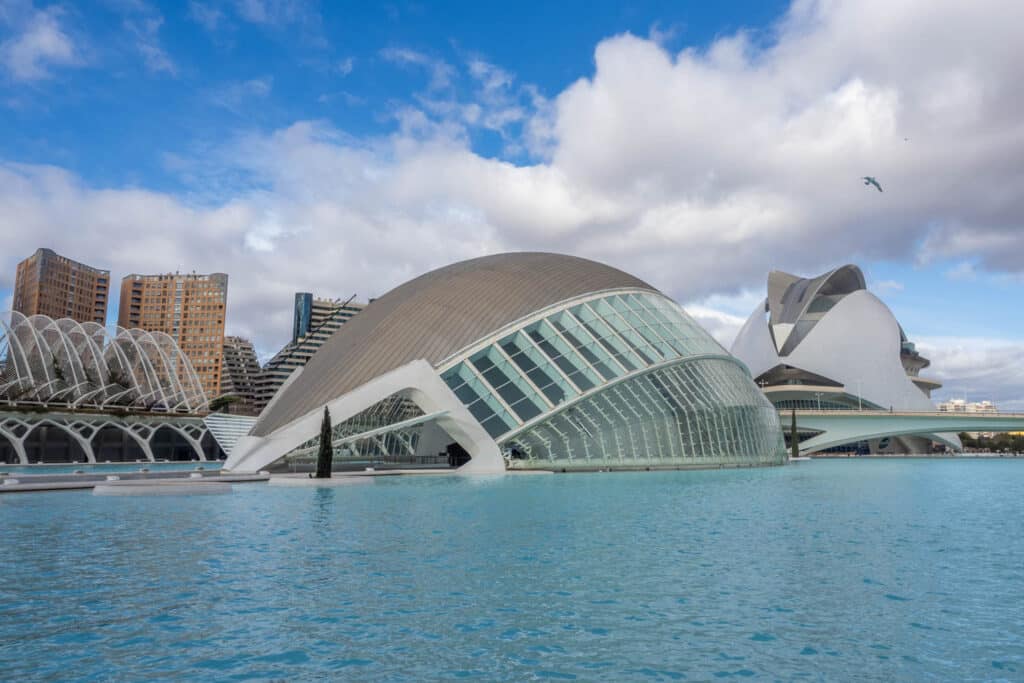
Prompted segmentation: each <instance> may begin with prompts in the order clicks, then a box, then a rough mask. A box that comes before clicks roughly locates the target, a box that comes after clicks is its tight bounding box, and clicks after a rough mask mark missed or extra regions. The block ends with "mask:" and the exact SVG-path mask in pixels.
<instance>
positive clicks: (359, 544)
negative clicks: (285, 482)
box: [0, 460, 1024, 681]
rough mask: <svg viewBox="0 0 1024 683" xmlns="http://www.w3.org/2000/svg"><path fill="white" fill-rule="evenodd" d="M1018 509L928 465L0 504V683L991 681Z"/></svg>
mask: <svg viewBox="0 0 1024 683" xmlns="http://www.w3.org/2000/svg"><path fill="white" fill-rule="evenodd" d="M911 482H912V484H911ZM1022 499H1024V461H1017V462H1015V461H1001V462H999V461H995V462H984V461H959V462H958V461H955V460H952V461H932V462H929V461H913V462H911V461H907V462H884V461H882V462H875V461H866V462H857V461H852V462H815V463H811V465H810V466H808V467H799V468H772V469H764V470H751V471H713V472H666V473H645V474H626V473H623V474H614V473H609V474H603V475H602V476H600V477H592V476H587V475H567V476H555V477H508V478H505V479H493V480H492V479H489V480H486V481H484V480H467V479H456V478H429V479H428V478H423V479H398V478H389V480H387V481H384V480H382V481H378V482H376V484H375V485H374V486H372V487H371V486H368V487H358V488H353V487H346V488H344V489H286V488H279V489H278V488H271V487H265V486H240V487H237V490H236V493H235V495H233V496H225V497H204V498H201V499H199V498H197V499H190V500H188V501H187V502H182V501H180V500H175V501H171V500H151V499H147V500H136V499H109V498H100V497H93V496H89V495H85V494H78V493H61V494H41V495H32V496H24V497H9V498H4V500H3V520H2V522H3V523H2V524H0V548H4V549H5V551H4V553H3V554H2V555H0V571H2V575H3V577H4V580H3V581H2V582H0V670H2V671H3V672H4V674H3V677H4V678H6V679H12V680H41V679H46V678H50V679H54V678H66V677H68V676H69V675H70V674H69V672H74V674H73V675H74V676H77V677H80V678H81V679H84V680H107V679H120V680H144V679H147V678H164V679H170V680H189V679H191V680H228V679H235V678H238V679H250V680H253V679H255V680H259V679H268V680H274V679H278V680H296V679H326V680H329V679H332V678H337V679H356V680H432V679H437V678H452V679H469V680H505V681H518V680H523V679H541V678H544V679H554V680H562V679H564V680H573V679H574V678H575V679H579V680H607V681H618V680H626V679H629V680H684V679H688V680H708V679H711V678H748V677H753V676H759V675H760V676H766V675H767V676H770V677H771V678H778V679H794V678H806V677H810V678H821V679H826V680H850V679H855V678H856V679H861V680H878V681H886V680H917V679H936V680H962V679H976V680H983V679H991V678H997V679H999V678H1001V679H1017V678H1019V677H1020V675H1021V672H1022V671H1024V653H1022V650H1021V646H1020V643H1021V642H1024V622H1022V620H1021V619H1020V616H1019V606H1020V605H1021V604H1024V535H1022V534H1020V533H1019V530H1020V528H1022V527H1024V510H1022V506H1021V505H1020V503H1019V501H1020V500H1022ZM950 520H956V523H955V524H953V523H951V522H950ZM963 577H970V580H969V581H965V580H962V578H963ZM809 670H810V672H809Z"/></svg>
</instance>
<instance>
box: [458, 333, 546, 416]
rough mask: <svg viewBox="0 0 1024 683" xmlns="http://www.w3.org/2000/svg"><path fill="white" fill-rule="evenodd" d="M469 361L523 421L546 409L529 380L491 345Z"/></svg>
mask: <svg viewBox="0 0 1024 683" xmlns="http://www.w3.org/2000/svg"><path fill="white" fill-rule="evenodd" d="M470 363H472V364H473V366H474V367H475V368H476V369H477V370H478V371H479V372H480V374H481V375H482V376H483V378H484V379H485V380H486V381H487V382H488V383H489V384H490V385H491V387H493V388H494V390H495V391H496V392H497V393H498V395H499V396H501V398H502V399H503V400H504V401H505V403H507V404H508V406H509V407H510V408H511V409H512V411H513V412H514V413H515V414H516V415H518V416H519V419H520V420H522V421H523V422H525V421H526V420H530V419H532V418H534V417H537V416H538V415H540V414H541V413H542V412H544V411H545V410H547V404H545V403H544V400H543V399H542V398H540V396H538V395H537V394H536V392H535V391H534V390H533V387H531V386H530V384H529V382H527V381H526V380H525V379H523V377H522V376H521V375H520V374H519V372H518V371H517V370H516V369H515V367H514V366H513V365H512V364H511V363H509V362H508V361H507V360H505V358H503V357H502V356H501V354H500V353H499V352H498V351H497V349H495V348H494V347H493V346H492V347H489V348H487V349H485V350H484V351H481V352H480V353H478V354H476V355H475V356H473V357H472V358H470Z"/></svg>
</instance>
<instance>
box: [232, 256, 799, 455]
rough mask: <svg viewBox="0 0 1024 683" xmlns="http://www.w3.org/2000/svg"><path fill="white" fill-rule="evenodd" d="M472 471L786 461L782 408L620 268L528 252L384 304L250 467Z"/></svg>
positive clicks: (450, 269)
mask: <svg viewBox="0 0 1024 683" xmlns="http://www.w3.org/2000/svg"><path fill="white" fill-rule="evenodd" d="M325 407H327V408H329V410H330V413H331V416H332V418H333V425H334V431H333V435H334V446H335V449H336V450H335V452H336V462H338V461H340V463H341V465H342V466H344V465H345V464H346V463H348V464H352V463H364V462H368V461H384V462H403V463H419V462H437V460H436V459H437V458H439V457H441V461H442V462H444V463H445V464H450V465H452V466H459V467H460V470H461V471H464V472H502V471H504V470H505V469H507V468H515V469H541V470H558V471H563V470H585V469H606V468H607V469H616V468H617V469H655V468H687V467H721V466H750V465H776V464H781V463H782V462H784V460H785V457H786V456H785V450H784V447H783V439H782V432H781V430H780V426H779V419H778V414H777V412H776V410H775V409H774V408H773V407H772V405H771V404H770V403H769V402H768V401H767V400H766V399H765V397H764V395H763V394H762V393H761V392H760V391H759V390H758V388H757V386H756V385H755V384H754V383H753V381H752V379H751V377H750V374H749V372H748V371H747V369H746V367H745V366H744V365H743V364H742V363H740V362H739V361H738V360H737V359H735V358H734V357H733V356H731V355H730V354H729V353H728V352H727V351H726V350H725V349H724V348H722V347H721V346H720V345H719V344H718V343H717V342H715V340H714V339H713V338H712V337H711V336H710V335H709V334H708V333H707V332H706V331H705V330H703V329H702V328H701V327H700V326H699V325H698V324H697V323H695V322H694V321H693V320H692V319H691V318H690V317H689V316H688V315H687V314H686V313H685V312H684V311H683V310H682V308H680V307H679V305H677V304H676V303H675V302H673V301H672V300H671V299H669V298H668V297H666V296H665V295H664V294H662V293H661V292H659V291H658V290H657V289H655V288H654V287H652V286H650V285H649V284H647V283H646V282H643V281H642V280H640V279H638V278H636V277H633V276H632V275H629V274H627V273H624V272H622V271H620V270H617V269H615V268H612V267H609V266H606V265H603V264H600V263H595V262H593V261H588V260H585V259H581V258H576V257H572V256H563V255H558V254H545V253H513V254H499V255H494V256H487V257H483V258H477V259H472V260H469V261H464V262H461V263H456V264H453V265H450V266H447V267H444V268H440V269H438V270H435V271H432V272H429V273H427V274H425V275H422V276H420V277H418V278H416V279H414V280H411V281H409V282H407V283H405V284H403V285H401V286H399V287H397V288H395V289H393V290H392V291H390V292H388V293H387V294H385V295H384V296H382V297H380V298H379V299H376V300H375V301H373V302H372V303H370V304H369V305H368V306H367V307H366V308H365V309H364V310H363V311H362V312H361V313H359V315H357V316H355V317H354V318H352V319H351V320H350V321H349V322H347V323H346V324H345V325H344V326H342V327H341V329H339V330H338V331H337V332H335V333H334V334H333V335H332V336H331V337H330V338H329V339H328V340H327V341H325V342H324V344H323V346H322V347H321V348H320V349H319V350H318V351H317V352H316V353H315V354H314V355H313V357H312V358H310V360H309V362H308V363H307V364H306V365H305V366H304V367H302V368H301V369H300V370H298V371H297V372H295V373H294V374H293V375H292V376H291V377H290V378H289V380H288V382H287V384H286V385H285V386H283V387H282V388H281V390H280V391H279V392H278V393H277V395H276V396H275V397H274V399H273V401H271V403H270V404H269V405H268V406H267V407H266V409H265V410H264V411H263V413H262V414H261V415H260V417H259V419H258V421H257V422H256V424H255V425H254V427H253V428H252V430H251V431H250V432H249V434H248V435H247V436H245V437H243V438H241V439H239V441H238V443H237V445H236V446H235V448H234V450H233V451H232V453H231V454H230V456H229V458H228V461H227V463H226V468H227V469H229V470H234V471H256V470H262V469H267V468H270V469H283V468H287V467H289V466H291V465H292V464H293V463H295V462H296V461H301V460H302V459H303V458H306V459H308V458H309V457H310V456H311V454H312V453H315V450H316V447H317V444H318V438H319V428H320V423H321V418H322V415H323V411H324V408H325Z"/></svg>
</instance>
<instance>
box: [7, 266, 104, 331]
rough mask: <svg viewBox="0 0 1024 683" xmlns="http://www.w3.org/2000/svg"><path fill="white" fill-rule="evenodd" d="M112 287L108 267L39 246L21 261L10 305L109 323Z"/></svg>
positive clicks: (29, 311)
mask: <svg viewBox="0 0 1024 683" xmlns="http://www.w3.org/2000/svg"><path fill="white" fill-rule="evenodd" d="M109 289H110V271H109V270H100V269H99V268H93V267H92V266H87V265H85V264H84V263H79V262H78V261H72V260H71V259H69V258H67V257H66V256H61V255H59V254H57V253H56V252H54V251H53V250H52V249H36V252H35V253H34V254H32V255H31V256H29V257H28V258H27V259H25V260H24V261H22V262H21V263H19V264H18V269H17V272H16V275H15V279H14V300H13V303H12V305H11V308H13V309H14V310H15V311H18V312H19V313H22V314H24V315H37V314H42V315H48V316H50V317H51V318H53V319H54V320H58V319H60V318H71V319H72V320H76V321H78V322H80V323H84V322H96V323H99V324H100V325H106V324H107V300H108V296H109Z"/></svg>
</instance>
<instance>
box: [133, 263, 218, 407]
mask: <svg viewBox="0 0 1024 683" xmlns="http://www.w3.org/2000/svg"><path fill="white" fill-rule="evenodd" d="M227 298H228V276H227V275H226V274H224V273H210V274H209V275H197V274H195V273H190V274H181V273H167V274H165V275H137V274H134V273H133V274H132V275H128V276H126V277H124V278H123V279H122V280H121V302H120V305H119V306H118V314H117V324H118V325H120V326H121V327H127V328H131V327H140V328H142V329H144V330H147V331H149V332H156V331H159V332H164V333H166V334H168V335H170V336H171V337H173V338H174V341H176V342H177V343H178V346H179V347H181V350H182V351H183V352H184V353H185V355H186V356H188V359H189V361H191V363H192V367H194V368H195V371H196V374H197V375H198V376H199V381H200V382H202V385H203V389H204V390H205V391H206V396H207V398H210V399H213V398H216V397H217V396H219V395H220V382H221V377H222V372H221V370H222V365H223V360H224V311H225V308H226V306H227Z"/></svg>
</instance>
